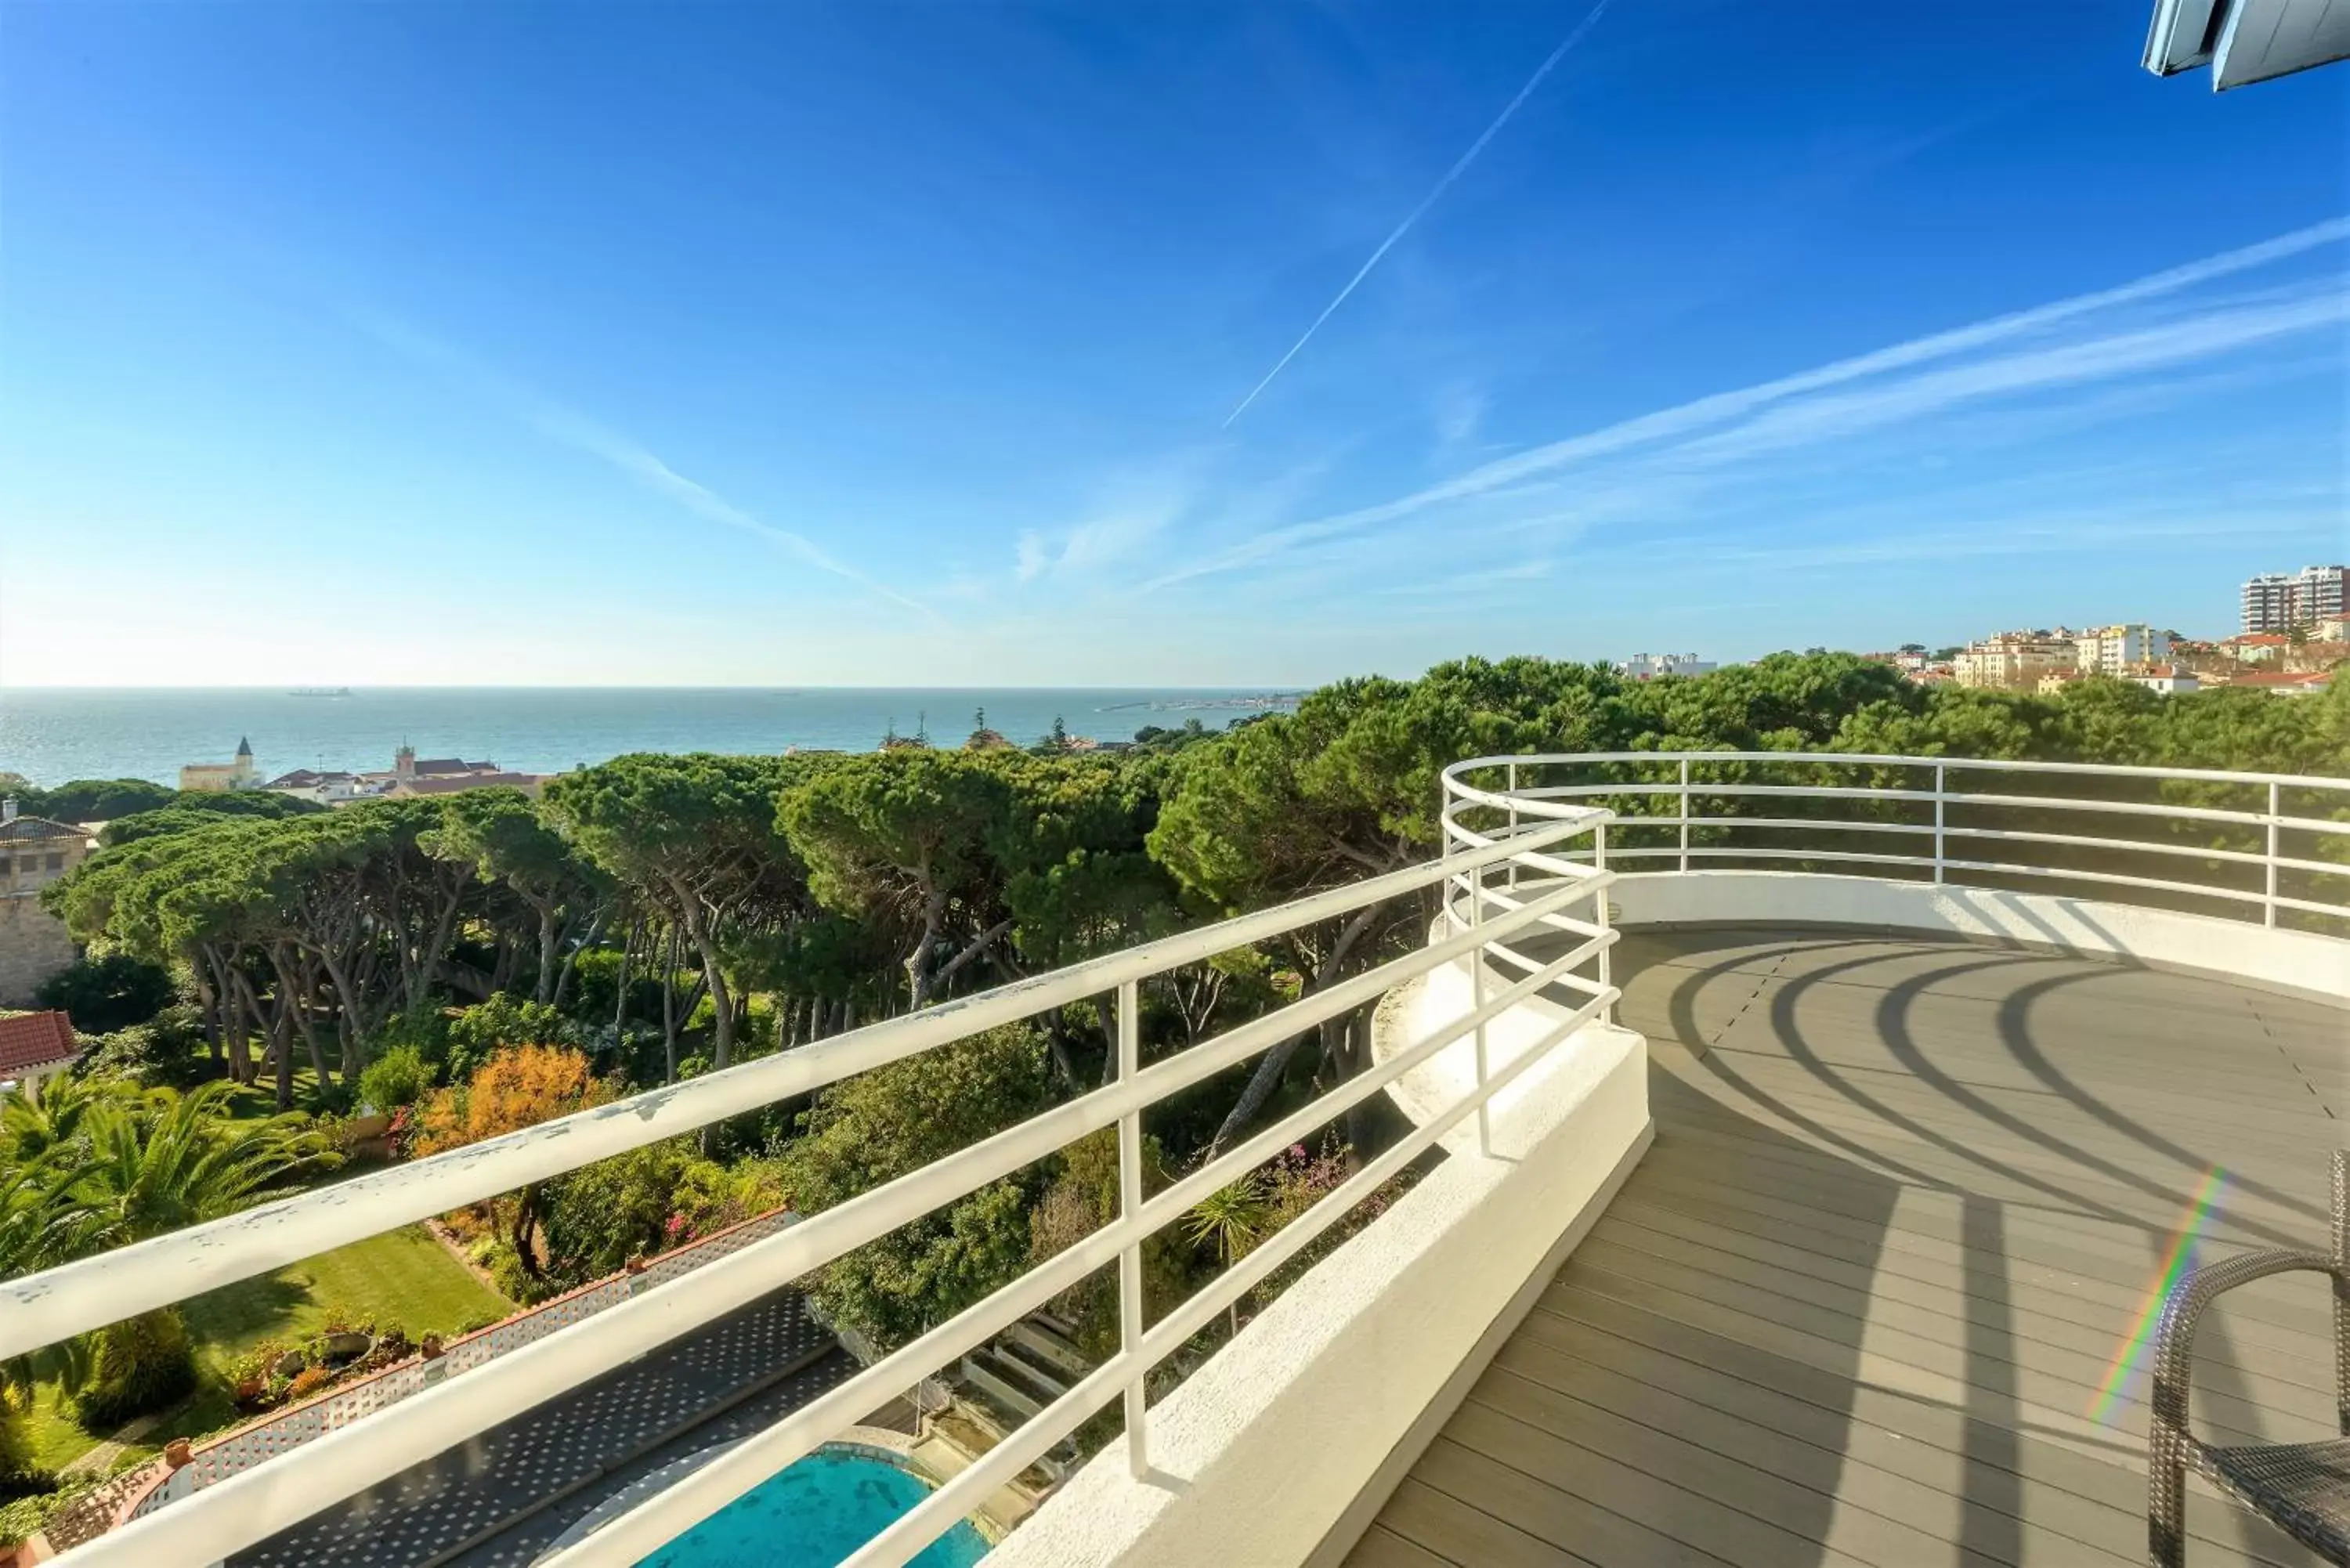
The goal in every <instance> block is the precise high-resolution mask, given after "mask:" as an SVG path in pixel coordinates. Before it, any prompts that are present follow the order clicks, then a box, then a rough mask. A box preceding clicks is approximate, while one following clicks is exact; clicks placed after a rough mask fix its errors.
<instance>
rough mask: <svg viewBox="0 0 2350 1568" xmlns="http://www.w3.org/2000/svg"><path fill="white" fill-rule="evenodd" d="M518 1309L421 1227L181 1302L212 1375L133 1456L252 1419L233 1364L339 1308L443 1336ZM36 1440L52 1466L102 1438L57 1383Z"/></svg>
mask: <svg viewBox="0 0 2350 1568" xmlns="http://www.w3.org/2000/svg"><path fill="white" fill-rule="evenodd" d="M513 1310H514V1306H513V1303H509V1302H508V1301H507V1300H506V1299H505V1298H504V1297H503V1296H501V1295H499V1294H497V1293H495V1292H494V1291H492V1290H491V1289H490V1288H489V1287H488V1286H486V1285H484V1284H483V1283H482V1282H480V1281H479V1280H477V1279H475V1278H474V1277H473V1274H472V1273H471V1272H469V1271H468V1270H467V1269H466V1268H465V1266H464V1265H463V1263H460V1262H457V1260H456V1259H454V1258H452V1257H451V1256H450V1255H449V1253H448V1252H447V1251H445V1250H444V1249H443V1248H442V1245H441V1243H439V1242H438V1241H434V1240H433V1239H432V1236H430V1235H429V1234H427V1233H426V1231H425V1230H424V1228H423V1227H422V1226H421V1225H411V1226H407V1227H405V1228H404V1229H401V1230H398V1231H388V1232H386V1233H385V1234H383V1235H380V1236H370V1237H369V1238H368V1239H367V1240H366V1241H354V1242H352V1243H351V1244H350V1245H349V1246H348V1247H338V1248H337V1249H336V1250H335V1251H331V1252H326V1253H322V1254H320V1255H319V1256H317V1257H315V1258H309V1259H306V1260H304V1261H303V1262H298V1263H295V1264H293V1265H291V1266H289V1267H287V1268H283V1269H280V1270H278V1271H277V1272H276V1273H274V1274H264V1275H262V1276H261V1277H259V1278H258V1279H251V1280H245V1281H242V1282H239V1283H236V1284H234V1285H225V1286H224V1287H222V1288H221V1289H219V1290H216V1291H212V1292H209V1293H205V1294H203V1295H200V1296H194V1297H191V1298H190V1299H189V1300H188V1301H187V1302H186V1303H184V1304H183V1305H182V1312H183V1313H184V1314H185V1315H186V1317H187V1323H188V1334H189V1336H190V1337H191V1338H192V1339H193V1340H194V1341H195V1345H196V1359H197V1362H198V1364H199V1365H200V1366H202V1367H203V1385H202V1386H200V1387H199V1388H198V1389H197V1391H196V1392H195V1394H194V1395H192V1396H191V1397H190V1398H189V1399H188V1400H187V1402H186V1403H185V1404H183V1405H182V1406H181V1407H179V1408H177V1409H175V1410H173V1411H172V1412H170V1413H169V1414H168V1415H166V1416H165V1417H164V1418H163V1419H162V1420H161V1421H160V1422H158V1423H157V1424H156V1426H155V1427H154V1428H153V1429H152V1430H151V1431H149V1432H148V1433H147V1434H146V1435H145V1436H144V1437H143V1438H140V1441H139V1442H138V1443H137V1444H135V1445H133V1446H132V1449H131V1453H132V1454H133V1455H134V1456H137V1457H142V1458H143V1457H144V1456H146V1455H149V1454H152V1453H155V1452H158V1451H160V1450H161V1448H162V1446H163V1444H164V1443H165V1442H166V1441H167V1440H169V1439H170V1438H193V1437H201V1436H203V1434H205V1433H207V1432H213V1431H217V1430H218V1429H219V1428H223V1427H228V1426H234V1425H235V1424H236V1423H237V1422H238V1421H240V1420H241V1419H243V1417H240V1416H239V1415H238V1414H237V1411H236V1408H235V1407H234V1404H233V1403H232V1402H231V1399H230V1389H229V1385H228V1381H227V1373H228V1367H229V1366H230V1364H231V1363H233V1362H234V1361H235V1359H236V1358H237V1357H238V1356H239V1355H243V1354H244V1352H245V1351H247V1350H250V1349H251V1348H253V1346H255V1345H258V1344H259V1343H260V1342H261V1341H263V1340H265V1339H276V1340H280V1341H284V1342H286V1343H289V1344H290V1343H291V1342H293V1341H295V1340H298V1339H300V1338H302V1337H303V1336H304V1335H306V1334H310V1333H311V1332H313V1331H314V1330H316V1329H317V1328H319V1327H322V1326H323V1325H324V1324H325V1323H326V1321H327V1319H328V1316H329V1315H330V1314H343V1315H345V1316H347V1317H349V1318H352V1319H364V1318H372V1319H374V1320H375V1322H376V1323H377V1324H379V1325H381V1326H386V1327H389V1326H390V1325H392V1324H398V1325H399V1326H400V1327H401V1328H403V1329H406V1330H407V1331H408V1334H409V1337H410V1338H411V1339H414V1338H421V1337H422V1336H423V1335H425V1334H441V1335H442V1336H444V1337H446V1336H449V1335H452V1334H459V1333H462V1332H463V1331H464V1330H466V1329H470V1328H478V1327H481V1326H482V1325H483V1324H489V1323H494V1322H496V1321H497V1320H498V1319H499V1318H502V1317H504V1316H505V1315H506V1314H508V1313H510V1312H512V1311H513ZM32 1425H33V1439H34V1443H35V1446H36V1449H37V1450H38V1452H39V1454H40V1462H41V1463H42V1464H44V1465H48V1466H51V1467H54V1466H57V1465H60V1464H63V1463H64V1462H65V1461H67V1460H68V1459H73V1458H74V1457H75V1456H77V1455H78V1454H80V1453H82V1452H84V1451H85V1450H87V1449H88V1448H89V1447H90V1445H91V1444H93V1443H95V1442H96V1441H98V1438H97V1437H94V1436H92V1435H90V1434H88V1433H87V1432H84V1431H83V1430H82V1429H81V1428H80V1426H79V1425H78V1423H77V1422H76V1421H75V1420H74V1418H73V1412H72V1409H71V1407H66V1406H62V1405H61V1404H60V1402H59V1400H58V1397H57V1390H56V1389H55V1387H53V1386H44V1387H43V1388H42V1389H41V1390H40V1392H39V1396H38V1397H37V1398H36V1401H35V1404H34V1409H33V1413H32Z"/></svg>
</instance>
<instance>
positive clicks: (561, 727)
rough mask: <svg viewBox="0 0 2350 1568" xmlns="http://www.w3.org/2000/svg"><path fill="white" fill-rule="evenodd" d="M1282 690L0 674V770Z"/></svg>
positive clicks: (636, 743)
mask: <svg viewBox="0 0 2350 1568" xmlns="http://www.w3.org/2000/svg"><path fill="white" fill-rule="evenodd" d="M1294 696H1295V694H1294V693H1281V692H1277V691H1263V690H1260V691H1231V690H1203V689H1180V688H1170V689H1167V690H1163V691H1144V690H1126V689H1087V688H1068V689H1051V688H1041V687H1027V688H1008V689H1004V690H1001V691H981V690H976V689H968V688H955V687H944V688H939V689H935V690H930V691H916V690H898V689H890V688H881V687H805V688H799V689H795V690H773V691H767V690H758V689H753V688H745V687H723V688H691V689H663V688H652V687H621V688H608V689H599V688H592V687H505V688H499V687H360V688H356V689H354V690H353V691H351V693H350V695H349V696H348V697H324V696H304V695H296V694H295V693H293V692H290V691H285V690H283V689H277V690H259V689H243V688H240V689H228V690H221V689H162V688H156V689H147V690H121V689H103V690H101V689H57V688H19V689H16V690H13V691H11V690H5V689H0V773H15V774H23V775H24V776H25V777H26V778H28V779H30V780H32V782H33V783H35V784H39V785H43V786H54V785H56V784H63V783H65V782H66V781H67V780H68V779H80V778H143V779H152V780H154V781H156V782H157V783H159V784H176V783H178V782H179V773H180V765H181V764H182V763H224V762H227V761H228V760H229V759H230V757H231V756H232V754H233V753H234V752H235V750H236V743H237V741H238V738H239V737H244V738H245V739H248V740H250V741H251V742H253V753H254V760H255V763H256V765H257V766H258V767H259V768H260V770H261V774H262V776H263V777H265V778H269V777H274V776H276V774H281V773H285V772H286V771H287V770H289V769H292V768H326V769H349V770H351V771H354V772H360V771H366V770H369V769H377V768H389V767H390V766H391V753H392V752H393V751H394V750H395V749H396V748H397V747H399V746H400V745H401V744H402V743H403V742H404V743H406V744H409V745H412V746H414V747H415V748H416V754H417V755H419V756H421V757H447V756H463V757H465V758H467V759H469V760H471V761H476V762H494V763H497V764H498V765H499V766H501V767H504V768H509V769H512V770H514V771H516V772H519V773H561V772H563V771H565V770H567V769H569V768H576V767H578V766H580V765H582V764H583V763H599V762H602V761H604V760H606V759H607V758H609V757H616V756H619V755H620V754H621V753H626V752H739V753H775V752H781V751H784V750H785V749H786V748H789V747H792V746H799V747H803V748H807V749H812V750H813V749H825V750H837V751H851V752H865V751H871V750H873V749H874V748H875V747H876V746H879V744H880V743H881V741H882V738H883V737H884V736H885V735H887V734H889V732H891V731H892V730H893V729H894V730H895V731H896V732H897V733H899V734H912V733H915V732H917V731H918V730H919V729H921V728H923V727H925V726H927V728H928V732H929V734H930V736H931V740H932V741H933V742H936V743H938V744H941V745H960V744H961V743H962V740H963V737H965V736H966V735H968V734H969V733H970V732H971V731H972V727H973V724H974V720H975V715H976V714H977V713H978V712H979V711H982V710H984V711H985V712H986V714H987V722H988V726H989V727H990V728H992V729H994V730H998V731H1001V732H1003V734H1005V735H1007V736H1009V737H1010V738H1011V739H1012V740H1013V741H1014V742H1019V743H1021V744H1026V743H1028V742H1033V741H1035V740H1036V739H1037V738H1038V737H1040V736H1042V735H1044V734H1045V733H1047V732H1050V730H1051V729H1052V727H1053V721H1054V720H1055V718H1058V719H1060V720H1061V721H1062V722H1063V723H1064V724H1065V725H1066V728H1067V730H1068V732H1069V733H1070V734H1072V735H1083V736H1087V737H1089V738H1091V739H1094V740H1097V741H1120V740H1128V739H1130V738H1131V737H1132V736H1133V734H1134V732H1135V731H1136V730H1138V729H1139V728H1141V727H1142V726H1143V725H1145V724H1159V725H1163V726H1168V727H1170V728H1171V727H1174V726H1177V725H1180V724H1181V723H1182V722H1184V721H1185V720H1186V719H1193V718H1196V719H1198V720H1199V721H1200V722H1202V723H1204V724H1206V725H1207V726H1208V727H1209V728H1210V729H1221V728H1222V727H1223V726H1224V725H1226V724H1228V723H1230V722H1232V720H1234V719H1237V718H1241V717H1243V716H1245V715H1247V714H1250V713H1254V712H1260V711H1263V710H1264V709H1265V708H1267V707H1268V706H1275V707H1285V706H1287V705H1288V704H1289V702H1290V701H1294Z"/></svg>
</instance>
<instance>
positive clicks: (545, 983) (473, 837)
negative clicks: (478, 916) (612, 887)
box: [421, 789, 610, 1004]
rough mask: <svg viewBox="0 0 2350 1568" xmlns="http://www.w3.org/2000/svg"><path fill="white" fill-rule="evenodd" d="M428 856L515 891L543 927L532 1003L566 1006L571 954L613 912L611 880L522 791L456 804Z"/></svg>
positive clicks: (431, 836)
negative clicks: (563, 956)
mask: <svg viewBox="0 0 2350 1568" xmlns="http://www.w3.org/2000/svg"><path fill="white" fill-rule="evenodd" d="M421 843H422V845H423V847H424V849H425V851H426V853H428V854H432V855H436V856H439V857H442V858H443V859H447V860H454V861H458V862H460V863H463V864H465V865H469V866H471V867H473V871H474V873H475V875H477V876H479V877H481V878H482V879H483V880H484V881H488V882H497V883H501V884H503V885H504V886H505V887H506V888H509V889H511V890H512V891H513V893H514V895H515V897H516V898H520V899H521V900H522V901H523V902H524V903H525V905H527V906H528V907H529V909H530V912H531V914H532V915H533V916H534V917H535V918H536V921H537V926H538V952H537V963H536V983H535V986H534V989H533V991H532V993H531V994H532V1000H534V1001H536V1002H553V1003H556V1004H560V1002H561V1001H562V993H563V992H564V991H565V990H566V989H567V984H566V982H567V981H568V979H569V977H570V971H571V966H570V964H569V963H568V962H567V961H558V957H559V955H561V954H563V953H564V952H565V951H566V950H571V951H572V952H574V953H575V954H576V952H577V948H578V946H581V945H585V944H588V943H592V942H593V941H595V940H596V939H597V937H598V935H599V934H600V932H601V930H602V927H603V921H604V919H605V917H606V915H607V914H608V910H609V907H610V899H609V893H608V878H607V877H605V876H604V875H603V874H602V873H601V872H599V871H598V869H597V868H596V867H595V866H594V865H593V864H592V863H590V862H589V861H588V860H587V858H586V857H583V856H581V855H580V854H579V853H578V852H577V850H576V849H575V848H574V846H572V844H571V842H570V841H569V840H568V839H567V838H565V837H564V836H563V835H562V834H560V833H558V832H557V831H556V829H555V827H554V826H553V825H552V824H550V823H548V822H547V821H546V818H545V817H544V816H543V815H541V814H540V812H539V809H538V807H537V806H536V805H534V804H532V802H531V800H530V798H529V797H528V796H526V795H525V794H523V793H522V792H521V791H520V790H512V789H477V790H467V791H465V792H464V793H463V794H457V795H453V796H452V797H450V799H449V800H448V802H447V803H446V804H445V805H444V806H443V808H442V817H441V822H440V824H439V826H436V827H433V828H432V829H431V830H429V831H428V832H426V833H425V834H424V835H423V836H422V838H421Z"/></svg>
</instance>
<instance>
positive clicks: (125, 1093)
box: [0, 1073, 138, 1163]
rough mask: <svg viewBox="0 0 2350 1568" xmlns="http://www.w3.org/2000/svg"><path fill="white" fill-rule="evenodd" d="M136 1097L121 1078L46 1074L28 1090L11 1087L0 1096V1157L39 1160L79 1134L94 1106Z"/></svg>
mask: <svg viewBox="0 0 2350 1568" xmlns="http://www.w3.org/2000/svg"><path fill="white" fill-rule="evenodd" d="M137 1096H138V1089H137V1088H136V1087H135V1086H134V1085H131V1084H129V1083H127V1082H125V1081H124V1080H123V1079H120V1078H114V1077H108V1076H105V1075H98V1076H94V1077H87V1078H84V1077H77V1076H75V1075H72V1074H70V1073H56V1074H52V1075H50V1076H48V1077H47V1078H44V1079H42V1080H41V1081H40V1082H39V1083H37V1084H35V1085H33V1086H32V1087H31V1088H29V1089H27V1088H23V1087H18V1088H16V1089H12V1090H10V1091H9V1092H8V1094H7V1096H5V1098H0V1158H9V1159H12V1160H14V1161H16V1162H18V1163H24V1162H27V1161H31V1160H35V1159H38V1158H42V1157H43V1156H46V1155H48V1154H50V1153H51V1152H52V1151H55V1150H57V1149H60V1148H62V1147H64V1146H66V1145H68V1144H70V1143H72V1142H73V1141H74V1139H75V1138H76V1137H79V1136H80V1133H81V1130H82V1124H83V1123H84V1122H85V1121H86V1120H88V1116H89V1115H90V1113H91V1112H92V1111H93V1110H95V1109H97V1108H98V1107H99V1106H103V1105H109V1104H116V1103H119V1102H120V1101H122V1100H125V1099H131V1098H136V1097H137Z"/></svg>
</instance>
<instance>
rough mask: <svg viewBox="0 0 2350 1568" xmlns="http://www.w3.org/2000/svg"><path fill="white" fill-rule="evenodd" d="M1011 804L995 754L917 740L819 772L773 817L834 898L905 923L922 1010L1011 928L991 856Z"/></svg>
mask: <svg viewBox="0 0 2350 1568" xmlns="http://www.w3.org/2000/svg"><path fill="white" fill-rule="evenodd" d="M1010 809H1011V790H1010V788H1009V786H1008V784H1007V782H1006V773H1005V770H1004V769H1003V768H1002V767H1000V766H998V765H996V763H995V762H994V758H993V754H991V753H970V752H924V751H909V752H890V753H879V754H877V755H871V756H863V757H857V758H852V759H850V760H849V761H847V763H844V764H843V765H841V766H839V767H836V768H832V769H828V770H827V771H826V772H824V773H821V774H816V776H815V777H813V778H811V779H808V780H807V781H806V782H805V783H803V784H800V785H799V786H798V787H797V788H795V789H794V790H792V791H791V792H789V793H788V794H785V796H784V797H783V799H782V801H781V802H780V804H779V805H778V808H777V813H776V817H777V825H778V826H779V828H780V830H781V831H782V832H783V833H784V834H785V835H786V836H788V837H789V838H790V840H791V842H792V843H793V844H794V845H795V846H797V848H798V850H799V852H800V854H801V855H803V856H805V857H806V861H807V866H808V871H809V887H810V888H811V890H812V891H813V892H814V893H815V895H816V898H817V899H818V900H819V901H821V902H822V903H823V904H824V905H825V907H826V908H827V909H836V910H838V911H840V912H842V913H845V914H850V915H854V916H856V917H857V918H858V919H861V920H864V921H867V922H868V923H870V924H872V925H875V926H878V927H881V928H884V929H889V930H891V931H893V932H896V933H899V936H898V941H899V951H900V952H901V953H902V954H903V955H904V956H903V958H902V960H901V961H900V964H901V967H902V968H903V970H904V971H905V976H906V995H907V1001H908V1005H909V1006H910V1007H913V1008H917V1009H919V1008H921V1007H925V1006H927V1005H929V1003H930V1002H931V1001H932V1000H933V998H935V997H936V996H937V995H939V994H940V992H941V990H942V988H943V987H944V986H945V985H946V984H947V983H948V982H949V981H951V980H952V979H953V978H954V976H955V975H956V974H957V973H959V972H960V971H962V970H963V969H964V968H965V967H966V966H967V965H969V964H970V963H972V961H975V960H976V959H978V958H979V957H980V956H981V955H982V954H983V953H984V952H986V951H987V950H988V949H990V948H991V947H993V945H994V944H995V943H996V942H998V941H1000V940H1003V938H1004V937H1005V936H1007V935H1009V934H1010V932H1011V930H1012V927H1013V918H1012V915H1011V913H1010V911H1009V910H1008V909H1004V907H1003V876H1002V873H1001V869H1000V867H997V866H996V865H995V864H993V861H992V857H991V855H990V847H991V841H992V840H993V838H994V837H995V836H996V835H997V833H998V832H999V830H1000V829H1001V827H1002V826H1003V821H1004V819H1005V816H1006V815H1007V814H1008V813H1009V811H1010Z"/></svg>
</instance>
